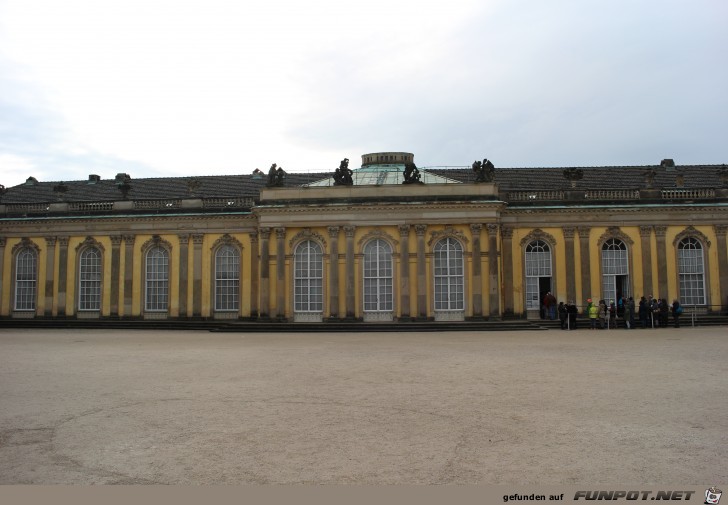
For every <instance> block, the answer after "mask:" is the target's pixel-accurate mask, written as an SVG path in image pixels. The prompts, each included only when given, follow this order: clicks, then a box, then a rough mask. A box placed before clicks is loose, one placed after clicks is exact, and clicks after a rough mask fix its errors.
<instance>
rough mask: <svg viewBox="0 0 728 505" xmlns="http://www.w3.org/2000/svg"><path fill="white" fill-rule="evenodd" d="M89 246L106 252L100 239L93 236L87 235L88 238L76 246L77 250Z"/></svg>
mask: <svg viewBox="0 0 728 505" xmlns="http://www.w3.org/2000/svg"><path fill="white" fill-rule="evenodd" d="M87 247H95V248H96V249H98V250H99V251H101V252H104V246H103V245H102V244H101V243H100V242H99V241H97V240H96V239H94V238H93V237H86V239H85V240H84V241H83V242H81V243H80V244H78V245H77V246H76V252H78V251H80V250H81V249H85V248H87Z"/></svg>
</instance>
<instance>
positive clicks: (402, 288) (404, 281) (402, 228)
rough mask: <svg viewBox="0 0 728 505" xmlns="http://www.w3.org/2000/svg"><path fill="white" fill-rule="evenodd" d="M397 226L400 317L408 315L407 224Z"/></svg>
mask: <svg viewBox="0 0 728 505" xmlns="http://www.w3.org/2000/svg"><path fill="white" fill-rule="evenodd" d="M398 228H399V239H400V240H399V244H400V246H399V247H400V249H399V295H400V302H399V310H400V314H401V316H400V317H401V319H405V318H409V317H410V278H409V231H410V227H409V225H408V224H401V225H399V226H398Z"/></svg>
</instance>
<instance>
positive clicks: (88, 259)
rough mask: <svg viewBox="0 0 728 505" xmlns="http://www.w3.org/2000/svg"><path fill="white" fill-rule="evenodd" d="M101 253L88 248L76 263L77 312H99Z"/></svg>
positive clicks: (93, 248) (95, 249)
mask: <svg viewBox="0 0 728 505" xmlns="http://www.w3.org/2000/svg"><path fill="white" fill-rule="evenodd" d="M101 275H102V272H101V251H99V250H98V249H97V248H96V247H89V248H87V249H84V250H83V252H81V256H80V257H79V261H78V310H90V311H98V310H101Z"/></svg>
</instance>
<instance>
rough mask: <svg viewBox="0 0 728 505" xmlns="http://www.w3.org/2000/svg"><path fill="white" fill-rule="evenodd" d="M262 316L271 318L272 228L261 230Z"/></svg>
mask: <svg viewBox="0 0 728 505" xmlns="http://www.w3.org/2000/svg"><path fill="white" fill-rule="evenodd" d="M260 239H261V242H260V315H261V317H264V318H268V317H270V309H269V305H270V228H261V229H260Z"/></svg>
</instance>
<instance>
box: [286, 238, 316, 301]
mask: <svg viewBox="0 0 728 505" xmlns="http://www.w3.org/2000/svg"><path fill="white" fill-rule="evenodd" d="M294 265H295V266H294V279H293V284H294V296H293V298H294V310H295V311H296V312H323V310H324V291H323V280H324V275H323V274H324V255H323V251H322V250H321V246H320V245H319V244H318V243H316V242H314V241H312V240H306V241H305V242H302V243H300V244H299V245H298V247H296V252H295V253H294Z"/></svg>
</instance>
